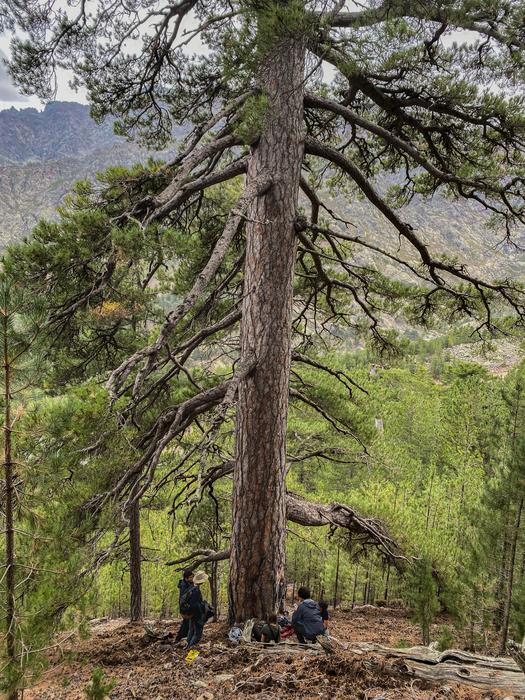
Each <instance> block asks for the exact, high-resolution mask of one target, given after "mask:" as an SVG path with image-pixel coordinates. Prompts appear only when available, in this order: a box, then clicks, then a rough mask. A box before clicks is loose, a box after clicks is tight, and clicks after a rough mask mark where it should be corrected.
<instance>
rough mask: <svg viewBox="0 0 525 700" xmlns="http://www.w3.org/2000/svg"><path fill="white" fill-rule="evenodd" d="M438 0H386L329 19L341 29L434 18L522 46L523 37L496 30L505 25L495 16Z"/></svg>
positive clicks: (459, 27) (456, 26)
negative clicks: (425, 0)
mask: <svg viewBox="0 0 525 700" xmlns="http://www.w3.org/2000/svg"><path fill="white" fill-rule="evenodd" d="M436 5H438V3H432V2H419V1H418V0H386V2H383V3H382V4H381V5H379V7H375V8H370V9H366V10H362V11H360V12H359V11H357V12H340V13H339V14H338V15H336V16H335V17H334V18H333V19H332V21H331V26H332V27H334V28H342V29H359V28H362V27H371V26H374V25H376V24H380V23H382V22H385V21H387V20H393V19H402V18H405V19H416V20H422V21H427V22H436V23H438V24H441V25H443V24H444V25H447V26H451V27H454V28H456V29H466V30H468V31H472V32H476V33H478V34H480V35H482V36H486V37H488V38H490V39H494V40H495V41H497V42H498V43H499V44H503V45H505V46H508V47H509V48H523V45H524V43H523V40H522V39H520V38H518V37H513V36H506V35H505V33H503V32H502V31H500V28H503V29H505V26H504V25H503V24H502V23H501V22H498V20H497V18H494V20H492V19H491V18H490V17H486V13H485V15H484V16H480V15H476V13H475V11H469V10H468V9H465V8H463V9H456V8H455V7H453V6H449V7H439V6H437V7H436Z"/></svg>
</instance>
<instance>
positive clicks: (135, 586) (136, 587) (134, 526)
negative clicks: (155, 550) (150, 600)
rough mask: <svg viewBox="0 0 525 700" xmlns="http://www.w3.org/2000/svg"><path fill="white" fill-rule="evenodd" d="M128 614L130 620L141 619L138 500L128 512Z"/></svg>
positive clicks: (140, 558)
mask: <svg viewBox="0 0 525 700" xmlns="http://www.w3.org/2000/svg"><path fill="white" fill-rule="evenodd" d="M129 587H130V606H129V616H130V619H131V621H132V622H137V621H138V620H142V553H141V549H140V501H135V502H134V503H132V505H131V509H130V513H129Z"/></svg>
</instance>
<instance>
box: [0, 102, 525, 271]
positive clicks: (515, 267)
mask: <svg viewBox="0 0 525 700" xmlns="http://www.w3.org/2000/svg"><path fill="white" fill-rule="evenodd" d="M151 155H156V156H160V157H162V154H158V153H157V154H152V153H151V152H148V151H146V150H145V149H143V148H141V147H139V146H138V145H137V144H134V143H130V142H128V141H127V140H126V139H125V138H123V137H119V136H116V135H115V134H114V132H113V123H112V122H111V121H110V120H106V121H105V122H104V123H102V124H98V123H96V122H95V121H94V120H93V119H91V117H90V115H89V107H88V106H87V105H82V104H78V103H76V102H52V103H50V104H48V105H47V106H46V107H45V109H43V110H42V111H40V112H39V111H38V110H36V109H33V108H29V109H20V110H17V109H14V108H12V109H8V110H4V111H0V248H1V247H3V246H5V245H6V244H7V243H9V242H11V241H16V240H20V239H22V238H24V237H25V236H27V235H29V234H30V233H31V229H32V228H33V226H34V225H35V224H36V223H37V221H38V220H39V219H40V218H42V217H45V218H53V217H55V216H56V207H57V206H58V205H59V204H60V202H61V200H62V199H63V197H64V195H65V194H66V193H67V192H68V191H70V189H71V187H72V185H73V184H74V183H75V182H76V181H77V180H80V179H84V178H93V177H94V176H95V175H96V173H97V172H100V171H103V170H105V169H106V168H108V167H109V166H111V165H131V164H132V163H136V162H139V161H144V160H145V159H146V158H147V157H148V156H151ZM168 155H169V154H164V157H167V156H168ZM326 199H330V198H329V197H328V195H326ZM331 205H332V206H333V207H334V209H335V210H336V211H338V212H339V213H340V214H342V215H343V216H344V217H345V218H347V219H349V220H350V221H353V222H354V223H355V224H356V228H355V229H352V233H353V234H354V235H360V236H363V237H366V238H367V240H369V241H371V242H373V243H375V244H376V245H379V246H380V247H386V248H387V249H389V250H390V251H391V252H396V251H398V248H399V246H400V245H401V251H402V252H405V253H406V254H407V255H413V253H412V251H411V250H410V247H408V246H406V243H403V242H401V243H400V241H399V238H398V235H397V232H396V231H395V230H394V229H393V227H392V226H391V225H390V224H389V223H388V222H387V221H386V220H385V218H384V217H383V216H382V214H381V213H380V212H379V211H377V210H376V209H374V207H372V206H371V205H370V204H369V203H368V202H366V201H363V200H360V199H357V198H355V197H353V198H352V199H351V200H349V199H348V198H347V197H343V196H339V197H337V198H336V199H335V200H331ZM402 216H403V218H404V219H405V220H406V221H408V222H409V223H410V224H411V225H412V226H413V227H414V228H415V229H416V230H417V232H418V233H419V235H420V236H422V238H423V239H424V240H425V242H426V243H427V244H428V245H429V247H430V249H431V251H432V252H433V254H438V255H440V254H447V255H449V256H451V257H454V258H457V259H458V260H459V261H461V262H462V263H466V264H468V265H469V267H470V269H472V270H476V271H477V272H478V273H480V274H483V275H484V276H486V277H487V278H495V277H500V278H501V277H506V276H511V277H514V278H519V279H522V280H523V279H525V253H524V252H523V251H522V250H519V249H515V248H513V247H512V246H501V245H498V243H499V241H501V239H502V238H503V234H502V233H497V232H494V231H489V230H487V228H486V226H485V223H486V221H487V215H486V213H485V211H484V210H483V209H482V207H481V206H480V205H478V204H476V203H475V202H451V201H449V200H447V199H445V198H443V197H441V196H436V197H434V198H433V199H432V200H430V201H427V200H423V199H421V198H419V199H418V198H415V199H414V201H413V202H412V203H411V204H410V206H409V207H407V208H406V209H405V210H404V211H403V212H402ZM519 239H520V242H521V244H522V245H523V244H524V243H525V236H523V234H522V235H520V236H519ZM356 256H357V258H356V259H357V260H359V259H366V260H367V262H369V263H370V262H372V261H373V258H374V256H371V257H370V256H369V255H368V254H366V255H364V254H363V253H362V252H359V249H356ZM375 263H376V264H377V265H378V267H379V268H380V269H382V270H384V271H387V272H389V273H392V274H396V276H399V274H400V273H399V269H397V270H395V271H394V269H393V268H391V266H389V265H388V263H386V262H385V261H384V260H379V259H376V260H375Z"/></svg>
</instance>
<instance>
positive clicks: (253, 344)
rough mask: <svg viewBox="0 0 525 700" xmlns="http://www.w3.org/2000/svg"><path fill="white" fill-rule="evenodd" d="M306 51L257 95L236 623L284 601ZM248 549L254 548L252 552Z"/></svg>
mask: <svg viewBox="0 0 525 700" xmlns="http://www.w3.org/2000/svg"><path fill="white" fill-rule="evenodd" d="M304 60H305V47H304V43H303V41H302V40H300V39H290V38H287V39H286V40H285V41H282V42H280V43H277V45H275V46H273V47H272V48H271V50H270V51H269V52H268V55H267V57H266V59H265V61H264V62H263V65H262V67H261V88H262V90H263V91H264V93H265V94H266V95H267V96H268V104H269V107H268V111H267V113H266V115H265V125H264V127H263V132H262V134H261V138H260V140H259V142H258V144H257V145H256V147H255V148H254V151H253V153H252V157H251V159H250V164H249V167H248V173H247V184H249V182H250V181H251V180H253V179H260V178H261V177H264V176H268V175H269V176H271V177H272V181H273V186H272V187H271V188H270V190H269V191H268V192H267V193H266V194H265V195H264V196H262V197H259V198H258V199H257V200H255V202H254V203H253V204H252V206H251V207H250V209H249V212H248V223H247V247H246V263H245V278H244V298H243V308H242V323H241V361H244V362H248V361H250V360H254V361H255V362H256V369H255V371H254V372H253V373H252V374H251V375H250V376H248V377H246V378H244V379H243V381H242V382H241V383H240V385H239V399H238V410H237V424H236V443H237V447H236V466H235V476H234V492H233V527H232V543H231V563H230V584H229V602H230V615H231V617H232V618H235V619H237V620H246V619H248V618H250V617H260V618H264V617H265V616H266V615H267V614H268V613H270V612H273V611H275V610H277V609H278V607H279V600H280V597H281V596H282V595H283V593H284V564H285V535H286V490H285V474H286V427H287V418H288V382H289V372H290V362H291V322H292V297H293V270H294V262H295V254H296V240H295V227H294V223H295V217H296V205H297V198H298V192H299V182H300V171H301V162H302V157H303V152H304V132H303V128H304V127H303V79H304ZM247 543H250V544H249V545H248V544H247Z"/></svg>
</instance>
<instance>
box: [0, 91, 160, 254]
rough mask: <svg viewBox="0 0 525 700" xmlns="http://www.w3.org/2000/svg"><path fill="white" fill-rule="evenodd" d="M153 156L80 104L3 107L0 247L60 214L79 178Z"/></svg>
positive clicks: (1, 125) (92, 175) (0, 136)
mask: <svg viewBox="0 0 525 700" xmlns="http://www.w3.org/2000/svg"><path fill="white" fill-rule="evenodd" d="M151 155H156V156H159V155H160V156H162V154H158V153H152V152H148V151H147V150H145V149H144V148H141V147H140V146H138V145H137V144H135V143H131V142H129V141H127V140H126V139H125V138H123V137H121V136H116V134H115V133H114V132H113V122H112V121H111V120H106V121H104V122H103V123H102V124H98V123H96V122H95V121H94V120H93V119H92V118H91V117H90V114H89V107H88V106H87V105H82V104H79V103H77V102H51V103H49V104H48V105H46V107H45V108H44V109H43V110H42V111H38V110H37V109H34V108H27V109H14V108H11V109H7V110H3V111H0V248H2V247H4V246H5V245H6V244H8V243H10V242H13V241H17V240H21V239H22V238H24V237H26V236H28V235H29V234H30V233H31V230H32V228H33V227H34V226H35V224H36V223H37V222H38V221H39V219H41V218H43V217H44V218H54V217H56V208H57V206H58V205H59V204H60V202H61V201H62V199H63V198H64V195H66V194H67V193H68V192H69V191H70V190H71V187H72V186H73V184H74V183H75V182H76V181H77V180H81V179H85V178H94V177H95V175H96V174H97V173H98V172H101V171H103V170H105V169H107V168H108V167H109V166H112V165H131V164H133V163H137V162H140V161H144V160H145V159H146V158H147V157H148V156H151Z"/></svg>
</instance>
